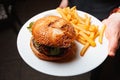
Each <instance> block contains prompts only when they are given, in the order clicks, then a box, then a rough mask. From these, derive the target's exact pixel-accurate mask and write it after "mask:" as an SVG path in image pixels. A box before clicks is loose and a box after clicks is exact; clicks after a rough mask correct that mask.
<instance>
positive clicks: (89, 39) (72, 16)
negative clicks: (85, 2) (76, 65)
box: [56, 6, 105, 56]
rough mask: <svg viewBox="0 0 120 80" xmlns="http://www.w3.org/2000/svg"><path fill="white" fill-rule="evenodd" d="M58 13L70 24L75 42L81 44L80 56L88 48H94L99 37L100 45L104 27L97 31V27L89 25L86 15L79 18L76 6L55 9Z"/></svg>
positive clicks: (89, 21) (89, 18)
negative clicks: (72, 27) (73, 30)
mask: <svg viewBox="0 0 120 80" xmlns="http://www.w3.org/2000/svg"><path fill="white" fill-rule="evenodd" d="M56 10H57V11H58V13H59V14H60V15H61V16H62V18H64V19H65V20H67V21H68V22H70V23H71V24H72V25H73V26H74V29H75V31H76V40H77V41H78V42H80V43H81V44H83V45H84V46H83V48H82V50H81V52H80V55H81V56H83V55H84V54H85V52H86V51H87V49H88V48H89V46H92V47H95V46H96V42H95V39H96V38H97V37H98V36H99V42H100V43H101V44H102V37H103V33H104V30H105V26H103V27H102V29H101V30H100V31H99V28H98V26H97V25H94V24H92V23H91V17H90V16H88V14H85V15H84V16H79V15H78V13H77V10H76V6H74V7H72V8H70V7H66V8H57V9H56Z"/></svg>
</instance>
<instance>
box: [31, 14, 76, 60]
mask: <svg viewBox="0 0 120 80" xmlns="http://www.w3.org/2000/svg"><path fill="white" fill-rule="evenodd" d="M31 32H32V37H31V40H30V47H31V49H32V51H33V52H34V54H35V55H36V56H37V57H38V58H40V59H42V60H48V61H56V60H62V59H65V58H69V57H71V56H73V55H74V50H73V47H74V40H75V31H74V28H73V26H72V25H71V24H70V23H69V22H67V21H66V20H65V19H63V18H60V17H58V16H46V17H42V18H40V19H38V20H36V21H35V22H34V23H33V24H32V26H31Z"/></svg>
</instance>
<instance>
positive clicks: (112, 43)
mask: <svg viewBox="0 0 120 80" xmlns="http://www.w3.org/2000/svg"><path fill="white" fill-rule="evenodd" d="M118 47H119V42H118V39H117V38H115V37H111V38H110V39H109V47H108V52H109V56H115V53H116V50H117V49H118Z"/></svg>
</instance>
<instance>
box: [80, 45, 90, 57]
mask: <svg viewBox="0 0 120 80" xmlns="http://www.w3.org/2000/svg"><path fill="white" fill-rule="evenodd" d="M89 46H90V44H89V43H86V44H85V45H84V47H83V48H82V50H81V52H80V56H84V54H85V52H86V51H87V49H88V47H89Z"/></svg>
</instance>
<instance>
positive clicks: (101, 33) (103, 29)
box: [99, 25, 106, 44]
mask: <svg viewBox="0 0 120 80" xmlns="http://www.w3.org/2000/svg"><path fill="white" fill-rule="evenodd" d="M105 28H106V26H105V25H103V26H102V28H101V30H100V35H99V42H100V44H102V41H103V34H104V31H105Z"/></svg>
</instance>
